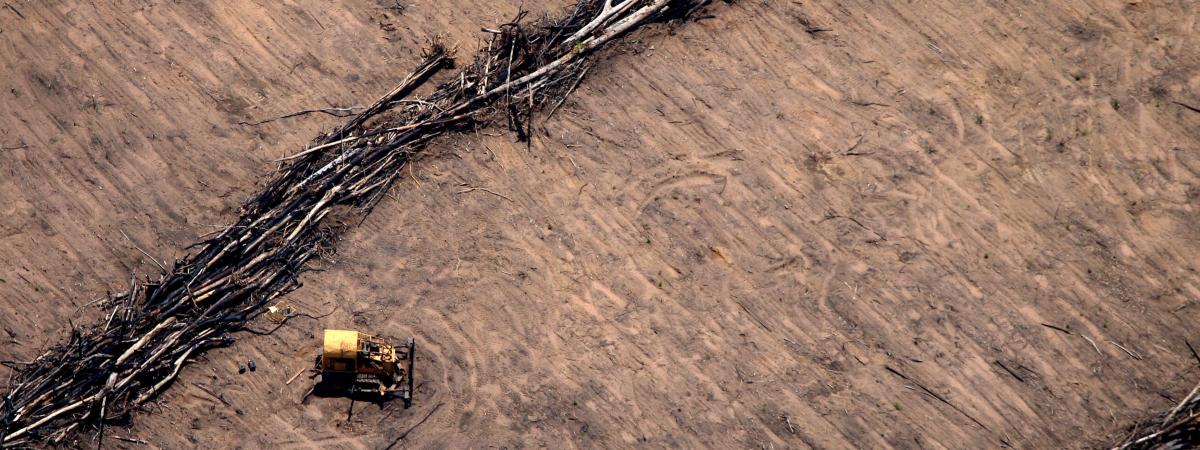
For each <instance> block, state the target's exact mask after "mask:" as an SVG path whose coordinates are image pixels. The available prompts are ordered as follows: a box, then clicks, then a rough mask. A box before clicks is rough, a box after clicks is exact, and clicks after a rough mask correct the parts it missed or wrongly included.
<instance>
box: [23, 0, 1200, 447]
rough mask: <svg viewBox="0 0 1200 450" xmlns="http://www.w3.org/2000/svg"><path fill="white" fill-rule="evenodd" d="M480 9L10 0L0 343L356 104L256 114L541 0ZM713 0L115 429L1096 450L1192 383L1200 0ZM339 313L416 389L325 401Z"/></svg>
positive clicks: (416, 440) (394, 201)
mask: <svg viewBox="0 0 1200 450" xmlns="http://www.w3.org/2000/svg"><path fill="white" fill-rule="evenodd" d="M493 3H495V2H463V1H453V2H437V3H435V2H429V1H422V2H410V4H409V5H408V8H406V9H404V10H403V11H400V10H398V9H395V8H393V7H394V6H395V5H394V3H393V2H371V1H351V2H344V3H341V4H338V5H336V6H329V5H326V4H325V3H322V2H312V1H297V2H281V3H279V4H271V5H256V4H253V3H248V2H214V3H212V4H211V5H208V6H198V4H194V3H186V2H185V3H180V4H176V3H153V2H133V1H127V2H115V4H111V5H107V6H103V5H96V4H89V5H69V4H67V3H66V2H46V3H43V2H32V1H28V2H20V1H16V2H9V4H8V5H9V6H11V8H9V7H4V8H0V59H2V60H3V61H5V67H6V68H7V69H6V72H7V73H8V74H9V76H8V77H5V78H6V79H4V80H0V88H3V90H0V98H3V100H0V102H2V103H0V105H2V106H3V111H4V113H3V114H0V144H2V145H3V146H4V148H5V149H6V150H4V151H2V152H0V162H2V163H3V164H2V165H0V167H2V169H0V170H3V171H5V172H7V173H5V174H4V176H2V177H0V192H3V195H4V198H5V199H7V200H8V201H6V202H4V203H5V205H4V206H3V207H4V208H6V209H5V211H4V212H5V213H6V214H4V215H3V216H2V217H0V242H2V245H0V256H2V257H3V258H2V259H0V261H3V262H2V263H0V298H3V299H4V301H5V302H6V303H5V305H4V306H5V308H6V309H7V310H8V311H11V312H12V313H10V314H5V315H3V316H2V317H0V326H3V328H4V329H5V330H6V331H7V332H8V333H7V334H6V335H0V340H4V339H8V340H10V341H12V342H10V343H9V344H8V345H6V346H5V347H4V348H5V350H4V351H3V353H0V357H2V358H4V359H18V360H19V359H27V358H30V357H33V356H36V355H37V354H38V353H39V348H41V347H43V346H45V345H48V343H52V342H55V341H56V340H58V339H61V338H62V336H63V334H62V332H63V330H64V329H65V328H67V327H68V326H69V325H68V323H69V321H75V322H77V321H79V320H86V317H87V316H88V315H89V314H90V310H89V309H88V308H86V307H84V304H85V303H87V302H88V301H90V300H92V299H95V298H98V297H100V296H102V295H103V293H104V291H105V290H106V289H107V290H114V291H115V290H120V289H123V285H124V284H123V283H121V282H120V280H122V278H123V277H127V276H128V273H129V272H130V271H131V270H133V271H137V272H138V273H143V274H149V273H153V271H154V270H156V269H157V268H156V266H155V263H153V262H152V261H150V258H157V259H159V260H169V259H170V258H172V257H176V256H179V255H180V254H181V253H180V252H181V251H182V250H181V249H183V247H185V246H186V245H188V244H190V243H191V242H193V241H195V240H196V237H197V236H199V235H203V234H204V233H208V232H211V231H213V230H215V229H216V228H215V227H214V225H218V224H223V223H225V222H226V221H228V220H230V219H231V218H232V217H233V215H234V213H235V212H236V208H237V206H238V205H239V204H240V202H241V201H242V200H243V199H244V198H246V197H247V196H248V195H249V194H250V193H251V192H253V190H254V189H255V186H256V183H257V182H258V181H259V180H261V178H262V177H264V176H266V175H267V174H269V173H270V171H271V170H272V165H271V163H270V160H271V159H274V158H278V157H281V156H284V155H286V154H289V153H291V152H294V151H296V150H297V149H299V148H300V147H301V146H302V144H303V143H304V142H306V141H307V140H309V139H310V138H311V137H312V136H313V135H314V134H315V133H316V132H317V131H319V130H321V129H322V128H324V127H328V126H330V125H331V124H333V123H336V119H332V118H316V117H308V118H304V119H299V120H296V119H292V120H286V121H275V122H271V123H267V124H264V125H260V126H250V125H245V124H242V122H254V121H257V120H262V119H264V118H270V117H273V116H276V115H280V114H285V113H289V112H293V111H297V110H300V109H305V108H311V107H320V106H345V105H352V104H362V103H368V102H369V101H370V100H372V99H373V97H374V96H375V95H378V94H379V93H382V92H385V91H386V90H387V89H388V88H389V87H390V85H391V84H392V83H394V82H396V81H397V79H398V78H399V77H401V76H403V75H402V74H403V73H405V71H406V70H407V69H408V68H409V67H411V66H412V64H413V63H414V62H415V61H416V59H417V56H418V54H419V51H420V48H421V46H422V45H423V44H424V43H425V42H426V41H427V40H428V39H430V38H432V37H434V36H439V35H440V36H442V38H443V39H447V40H449V41H451V42H458V43H460V46H461V48H462V54H463V55H467V54H469V53H470V51H471V49H472V48H473V46H474V45H476V43H477V39H478V37H477V31H478V28H479V27H481V26H486V25H490V24H495V23H499V22H503V21H506V20H507V19H508V18H509V17H511V16H512V14H513V13H515V11H516V9H517V7H518V4H517V3H516V2H503V4H499V5H497V4H493ZM893 3H894V2H893ZM721 5H722V6H719V7H717V8H714V10H713V12H714V13H715V14H714V15H715V16H716V17H713V18H709V19H706V20H702V21H700V22H698V23H693V24H688V25H686V26H683V27H679V28H677V29H672V28H669V27H664V26H659V27H655V28H654V29H652V30H648V31H646V32H642V33H638V34H636V35H634V36H631V38H630V40H629V41H627V44H625V45H624V46H622V48H621V49H619V50H618V51H615V52H612V53H613V54H612V55H611V58H609V59H607V60H606V61H605V62H604V63H603V64H601V65H599V66H597V67H596V68H595V69H593V70H592V72H591V74H590V76H589V78H588V80H587V81H586V82H585V83H584V84H583V86H582V87H581V88H580V89H579V91H578V92H577V93H576V95H575V96H574V97H573V98H572V100H570V101H568V102H567V104H566V106H565V107H564V108H563V109H562V110H560V111H558V113H557V114H556V115H555V116H554V117H553V118H551V119H550V120H548V121H545V124H544V128H545V132H543V133H540V134H539V135H538V136H537V137H536V138H535V139H534V141H533V142H532V143H531V144H530V145H528V146H527V145H526V144H524V143H514V142H513V137H512V136H510V135H508V134H505V133H503V130H484V131H481V132H480V133H479V134H477V135H474V136H465V137H459V138H454V139H448V140H445V141H443V142H441V143H439V144H438V145H436V146H435V148H434V152H433V154H432V155H431V156H430V157H429V158H427V159H425V160H424V161H422V162H421V163H420V164H417V165H414V166H413V167H411V170H410V171H409V172H408V173H407V174H406V176H405V180H404V181H403V182H401V183H399V184H398V185H397V187H396V188H395V190H394V191H393V193H392V198H390V199H389V200H387V201H386V202H384V203H383V204H382V205H381V206H380V207H379V208H377V209H376V210H375V212H374V214H373V215H372V216H370V217H369V218H368V219H367V220H366V221H365V222H364V223H363V224H362V225H361V226H359V227H357V228H355V229H354V230H353V231H352V232H351V233H349V234H348V235H347V236H346V238H345V239H344V240H343V241H342V242H341V244H340V247H339V253H338V254H336V255H334V256H333V257H332V260H331V261H329V262H327V263H325V264H322V269H324V270H323V271H321V272H317V273H312V274H309V275H307V276H306V277H305V278H304V281H305V287H304V288H302V289H301V290H299V291H297V292H295V293H293V294H292V295H291V296H290V297H289V299H290V300H291V301H293V302H294V303H296V304H297V305H299V306H300V307H301V308H302V309H303V310H304V311H305V312H308V313H310V314H314V315H318V314H323V313H326V312H329V311H332V314H330V315H329V316H327V317H324V318H322V319H320V320H310V319H305V318H296V319H293V320H292V321H290V322H289V323H288V325H287V326H286V327H284V328H283V329H281V330H279V331H278V332H276V333H274V334H272V335H270V336H263V337H256V336H251V335H245V336H242V337H241V339H240V340H239V342H238V343H237V344H236V345H234V346H233V347H232V348H229V349H224V350H219V351H213V352H210V353H209V354H208V355H207V357H206V358H205V361H202V362H199V363H197V364H195V365H193V366H191V367H190V368H189V369H188V370H185V371H184V373H183V375H182V376H181V379H180V381H179V382H178V383H176V384H175V385H174V386H173V387H172V389H170V390H169V391H168V392H167V393H166V394H165V395H163V396H162V397H161V398H160V401H159V402H157V404H155V405H153V406H151V407H150V408H148V410H147V412H146V413H144V414H141V415H138V416H136V417H135V423H134V426H133V427H132V428H131V429H118V430H116V431H112V430H110V431H109V433H111V434H115V435H119V436H122V437H132V438H136V439H142V440H145V441H147V442H149V443H151V444H152V445H153V446H155V447H162V448H179V447H193V446H200V445H204V446H215V447H229V448H236V447H244V448H257V447H262V446H273V447H285V448H309V447H311V448H377V447H382V446H386V445H388V444H390V443H392V442H394V441H395V440H396V439H397V438H398V437H400V436H401V435H402V433H404V432H405V431H407V430H410V429H411V432H409V433H408V434H407V435H404V438H403V439H401V440H400V441H398V442H397V444H398V445H402V446H404V447H435V448H436V447H469V446H480V447H482V446H495V447H514V446H555V447H559V446H562V444H563V443H569V444H571V445H572V446H575V447H633V446H647V445H648V446H654V447H661V446H679V447H694V446H709V447H755V448H792V447H794V448H804V447H813V448H847V447H900V448H926V447H949V448H964V447H971V448H975V447H996V446H1001V445H1010V446H1014V447H1020V448H1028V447H1088V446H1098V445H1103V444H1106V443H1112V442H1115V441H1119V440H1120V439H1122V438H1123V437H1124V435H1123V433H1125V432H1127V430H1128V427H1129V426H1131V425H1132V424H1133V423H1134V422H1135V421H1137V420H1138V419H1141V418H1144V417H1147V415H1148V414H1150V413H1151V412H1152V411H1157V410H1161V409H1164V408H1168V407H1170V406H1173V405H1174V403H1176V402H1178V400H1179V399H1180V398H1181V396H1182V395H1184V394H1186V392H1187V390H1189V389H1190V388H1191V387H1192V386H1193V385H1194V383H1195V381H1196V380H1197V379H1198V378H1200V374H1198V373H1197V370H1196V365H1195V362H1194V361H1193V360H1192V359H1191V355H1190V354H1189V353H1188V351H1187V348H1186V346H1185V345H1184V339H1186V338H1187V337H1188V336H1194V335H1195V334H1196V331H1197V330H1196V329H1195V328H1196V326H1195V323H1196V317H1197V316H1196V314H1197V308H1198V306H1197V305H1195V303H1196V300H1197V298H1198V297H1200V285H1198V282H1197V280H1198V278H1197V275H1196V267H1195V266H1196V261H1197V257H1198V256H1200V241H1198V240H1200V212H1198V211H1197V205H1198V202H1200V147H1197V145H1198V144H1197V142H1198V141H1200V139H1198V138H1200V114H1197V113H1195V112H1194V111H1193V110H1191V109H1188V108H1187V107H1186V106H1184V105H1191V106H1200V70H1198V69H1200V51H1198V50H1197V49H1198V48H1200V47H1198V45H1197V44H1200V42H1198V40H1200V37H1198V36H1200V33H1197V31H1200V30H1197V16H1196V14H1195V13H1194V11H1191V8H1190V7H1189V6H1188V5H1187V4H1186V2H1163V3H1155V4H1150V3H1148V2H1086V1H1063V2H1018V3H1017V4H1014V3H1012V2H1006V3H998V2H990V1H978V2H952V1H942V0H938V1H927V2H916V3H909V4H886V3H882V4H881V3H879V2H870V1H863V0H858V1H848V2H840V3H836V4H829V5H819V4H811V3H808V2H805V3H799V2H758V1H753V2H752V1H743V2H737V3H734V4H733V5H732V6H724V4H721ZM540 8H546V9H553V6H542V7H540ZM542 119H543V120H544V119H545V118H544V117H543V118H542ZM538 123H539V124H541V123H542V121H541V120H539V122H538ZM471 188H480V189H474V190H472V189H471ZM125 235H128V236H129V238H126V237H125ZM142 252H145V253H146V254H147V255H151V256H146V255H143V254H142ZM160 263H162V262H161V261H160ZM335 307H336V308H335ZM77 311H78V312H77ZM1043 324H1048V325H1053V326H1054V327H1058V328H1061V329H1064V330H1069V331H1070V334H1067V333H1064V332H1062V331H1058V330H1056V329H1054V328H1051V327H1048V326H1045V325H1043ZM255 326H256V328H257V329H260V330H265V329H267V328H269V324H268V323H266V322H265V321H263V322H262V323H256V324H255ZM326 327H329V328H340V327H345V328H355V329H360V330H363V331H370V332H377V333H380V334H383V335H387V336H391V337H393V338H396V339H399V338H403V337H407V336H415V337H416V339H417V342H418V345H419V354H418V361H417V364H418V366H417V380H418V385H419V387H418V389H417V396H416V402H415V405H414V407H413V408H412V409H409V410H404V409H402V408H401V407H400V405H399V402H392V403H387V404H383V405H374V404H364V403H361V402H360V403H357V404H355V405H354V407H353V410H350V409H349V406H350V405H349V403H350V402H349V400H346V399H338V398H310V399H309V400H308V401H307V402H305V403H301V402H300V397H301V395H302V394H303V393H304V391H305V390H306V389H307V387H308V386H307V384H305V383H304V381H306V380H304V379H301V380H300V381H297V382H296V383H293V384H292V385H285V384H284V382H285V381H286V379H287V378H289V377H290V376H291V374H292V373H294V372H295V371H296V370H298V369H300V368H302V367H306V366H307V365H308V364H311V361H312V356H313V353H314V352H315V351H316V348H317V345H318V340H319V336H320V330H321V329H323V328H326ZM247 357H250V358H253V359H254V360H255V361H256V363H257V365H258V370H257V371H255V372H249V373H247V374H243V375H239V374H237V371H236V360H239V359H244V358H247ZM5 370H7V369H5ZM210 392H211V393H210ZM212 393H216V396H214V395H213V394H212ZM414 427H415V428H414ZM83 445H88V444H87V443H83ZM109 445H131V444H128V443H127V442H125V441H113V442H110V443H109Z"/></svg>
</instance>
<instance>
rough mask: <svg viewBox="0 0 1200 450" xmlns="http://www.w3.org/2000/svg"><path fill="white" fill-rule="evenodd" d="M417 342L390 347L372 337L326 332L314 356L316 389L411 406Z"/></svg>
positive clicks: (333, 331)
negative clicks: (320, 346)
mask: <svg viewBox="0 0 1200 450" xmlns="http://www.w3.org/2000/svg"><path fill="white" fill-rule="evenodd" d="M415 353H416V342H415V341H414V340H413V339H412V338H409V339H408V341H407V342H405V343H404V344H403V345H400V346H392V345H389V344H388V343H386V342H384V340H383V339H380V338H378V337H375V336H371V335H368V334H363V333H359V332H357V331H348V330H325V343H324V345H323V346H322V348H321V353H320V354H318V355H317V360H316V367H315V370H316V372H317V373H318V375H320V377H321V379H320V380H318V381H317V386H316V387H317V388H318V389H321V390H324V391H326V392H346V393H348V394H350V395H374V394H378V395H379V396H380V398H381V399H388V398H393V397H399V398H401V399H403V400H404V407H405V408H407V407H409V406H412V394H413V377H412V373H413V357H414V354H415Z"/></svg>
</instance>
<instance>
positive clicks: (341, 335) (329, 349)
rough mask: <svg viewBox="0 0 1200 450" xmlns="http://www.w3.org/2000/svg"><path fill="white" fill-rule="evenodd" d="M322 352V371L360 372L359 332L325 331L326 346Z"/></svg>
mask: <svg viewBox="0 0 1200 450" xmlns="http://www.w3.org/2000/svg"><path fill="white" fill-rule="evenodd" d="M322 350H323V351H322V352H321V370H324V371H326V372H338V373H355V372H358V332H357V331H346V330H325V346H324V348H323V349H322Z"/></svg>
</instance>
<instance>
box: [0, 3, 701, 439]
mask: <svg viewBox="0 0 1200 450" xmlns="http://www.w3.org/2000/svg"><path fill="white" fill-rule="evenodd" d="M708 2H709V0H622V1H619V2H616V3H615V4H614V0H580V1H579V2H578V3H577V4H576V5H575V6H574V7H572V8H571V9H570V13H569V14H567V15H566V16H565V17H563V18H561V19H557V20H543V21H541V22H538V23H534V24H525V23H523V20H522V19H523V15H521V16H519V17H518V18H517V19H516V20H514V21H513V22H512V23H508V24H505V25H504V26H502V27H500V28H499V29H498V30H494V31H493V32H492V33H491V37H490V40H489V41H488V42H487V47H486V49H485V50H483V51H481V52H479V53H478V54H476V55H475V57H474V59H473V61H472V62H471V63H470V64H468V65H467V66H466V67H465V68H463V69H462V70H461V71H460V72H459V73H458V74H457V75H456V76H454V77H452V78H451V79H450V81H448V82H446V83H443V84H441V85H440V86H438V88H437V89H436V90H435V91H434V92H433V93H431V94H429V95H427V96H425V97H422V98H420V99H415V100H405V97H407V96H409V95H411V94H412V92H414V91H415V89H416V88H417V87H419V86H421V85H422V84H423V83H425V82H427V81H428V80H429V79H431V78H432V77H433V76H434V75H435V74H436V73H438V72H439V71H441V70H444V69H447V68H449V67H450V66H452V60H451V56H450V55H449V54H448V52H447V50H446V49H445V48H443V47H441V46H440V45H436V44H435V45H433V46H432V48H430V49H429V50H428V51H427V52H426V54H425V57H424V61H423V63H422V64H420V65H419V66H418V67H417V68H416V69H415V70H414V71H413V72H412V73H411V74H410V75H409V76H407V77H406V78H405V80H404V81H403V82H402V83H400V84H399V86H397V87H396V88H395V89H394V90H392V91H391V92H389V93H388V94H386V95H384V96H383V97H381V98H380V99H379V100H378V101H376V102H375V103H374V104H372V105H371V106H369V107H368V108H367V109H365V110H364V111H363V112H362V113H360V114H358V115H357V116H355V117H353V118H352V119H350V120H348V121H347V122H346V123H345V124H343V125H342V126H340V127H338V128H337V129H336V130H334V131H333V132H331V133H328V134H325V135H322V136H319V137H318V138H317V139H315V140H314V141H313V143H312V144H311V146H310V147H309V148H307V149H305V150H303V151H301V152H299V153H297V154H296V155H294V156H291V157H288V158H284V159H283V160H281V161H280V166H279V169H278V171H277V173H276V174H275V176H274V177H273V178H272V179H271V180H270V181H269V182H268V183H267V184H266V185H265V186H264V187H263V188H262V189H261V190H260V191H259V192H258V193H257V194H255V195H254V196H253V197H252V198H250V199H249V200H248V201H247V202H246V203H245V204H243V206H242V208H241V212H240V216H239V217H238V219H237V221H236V223H234V224H232V225H230V226H228V227H226V228H225V229H224V230H222V231H221V232H219V233H217V234H216V235H214V236H213V237H211V238H209V239H208V240H205V241H203V242H200V243H198V244H196V245H194V246H193V247H192V248H197V249H199V250H198V251H197V252H196V253H195V254H193V255H189V256H188V257H186V258H184V259H181V260H178V261H175V263H174V265H173V266H172V269H171V270H170V271H166V270H165V269H164V272H167V273H163V274H162V276H160V277H159V278H158V279H157V280H153V281H151V280H149V279H147V280H146V281H144V282H141V283H137V282H133V281H131V283H130V284H131V286H130V289H129V291H128V292H126V293H125V294H121V295H117V296H113V297H112V298H110V299H108V301H107V302H106V304H105V306H106V307H107V308H111V311H110V312H109V313H108V314H106V320H105V321H104V322H103V323H99V324H95V325H92V326H89V327H84V328H73V329H72V330H71V332H70V336H69V338H68V339H67V341H66V342H65V343H63V344H61V345H59V346H57V347H55V348H53V349H51V350H49V351H46V352H45V353H44V354H42V355H40V356H39V357H38V358H37V359H36V360H34V361H33V362H32V363H30V364H28V365H26V366H24V367H22V368H21V369H20V370H19V371H18V372H17V373H16V375H15V377H14V378H13V380H12V382H11V383H9V384H8V387H7V392H5V394H4V397H3V404H2V405H0V446H4V447H11V446H23V445H29V444H32V443H38V442H40V443H50V444H54V443H58V442H62V441H63V440H66V439H69V438H71V437H72V436H73V435H74V434H76V433H78V432H79V431H81V430H83V429H87V428H89V427H90V428H91V429H95V430H101V431H102V430H103V424H104V423H106V422H109V421H111V420H114V419H115V418H127V417H129V415H130V414H131V412H132V411H133V410H134V409H135V408H136V407H137V405H139V404H141V403H143V402H145V401H148V400H149V399H152V398H154V396H156V395H158V394H159V393H160V392H162V390H163V389H165V388H166V387H168V386H169V385H170V383H171V382H172V380H174V379H175V378H176V377H177V376H178V375H179V373H180V371H181V370H182V369H183V368H184V367H185V366H186V365H187V364H188V362H189V360H188V358H190V357H192V356H194V355H200V354H203V353H204V352H205V351H206V350H209V349H212V348H214V347H219V346H223V345H228V344H229V343H231V342H232V333H234V332H236V331H239V330H242V329H243V328H244V326H245V324H246V322H247V321H248V320H250V319H251V318H253V317H254V316H255V315H257V314H259V313H261V311H262V310H263V308H264V306H265V305H267V304H269V303H270V302H272V301H274V300H276V299H277V298H278V297H280V296H282V295H285V294H287V293H288V292H290V291H292V290H294V289H296V288H298V287H299V286H300V282H299V280H298V277H299V276H300V275H301V274H302V273H303V272H304V271H305V270H306V268H307V267H308V263H309V262H310V261H311V260H312V259H313V258H316V257H319V256H320V255H322V254H326V253H329V252H331V251H333V248H334V245H333V244H334V240H335V239H336V237H337V236H338V235H339V234H340V233H341V232H342V231H343V230H342V228H343V227H342V226H339V225H336V224H335V223H336V222H337V221H335V220H332V219H334V218H346V217H347V216H362V215H364V214H368V213H369V212H370V210H371V208H373V207H374V205H375V204H377V202H378V201H379V200H380V199H381V198H382V197H383V194H384V193H386V192H387V190H388V189H389V188H390V187H391V184H392V183H393V181H394V180H395V179H396V175H397V174H399V173H400V169H401V168H403V166H404V165H406V164H408V163H409V162H410V161H412V160H413V158H415V157H416V156H418V155H420V154H421V152H422V150H423V149H424V148H425V146H426V145H427V144H428V143H429V142H430V141H431V140H432V139H434V138H435V137H437V136H439V135H442V134H446V133H454V132H463V131H468V130H472V129H476V128H478V127H480V126H485V125H487V124H488V123H489V122H490V121H491V120H494V119H496V118H498V117H503V116H504V115H505V114H508V115H516V114H520V113H521V111H524V112H525V113H526V114H531V113H532V109H534V108H538V107H540V106H541V105H544V104H548V103H553V102H554V101H556V100H561V99H562V98H564V97H565V96H566V95H567V94H568V93H569V92H570V90H571V89H572V87H573V84H574V83H575V82H577V78H578V76H579V75H580V74H582V73H583V71H584V65H585V63H587V61H588V59H589V58H590V57H592V56H593V55H595V53H596V51H597V50H599V49H602V48H604V47H605V46H606V45H608V44H609V43H611V42H612V41H613V40H614V39H616V38H617V37H618V36H621V35H622V34H624V33H627V32H629V31H631V30H633V29H635V28H637V27H639V26H641V25H643V24H645V23H649V22H654V21H668V20H678V19H684V18H686V17H688V16H689V15H691V14H692V13H694V12H696V11H697V10H698V9H699V8H701V7H703V6H704V5H706V4H707V3H708ZM510 119H511V120H510V123H520V122H519V120H518V119H517V118H516V117H512V118H510Z"/></svg>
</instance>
